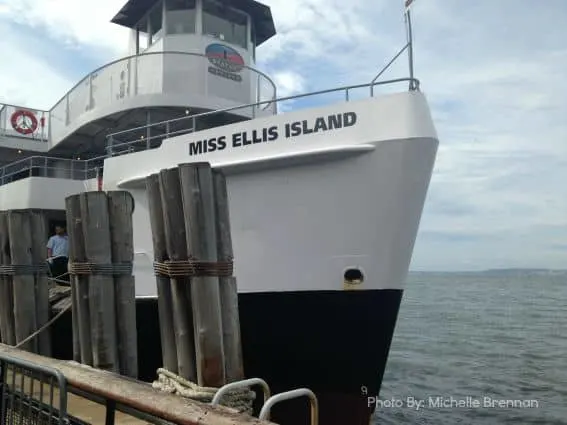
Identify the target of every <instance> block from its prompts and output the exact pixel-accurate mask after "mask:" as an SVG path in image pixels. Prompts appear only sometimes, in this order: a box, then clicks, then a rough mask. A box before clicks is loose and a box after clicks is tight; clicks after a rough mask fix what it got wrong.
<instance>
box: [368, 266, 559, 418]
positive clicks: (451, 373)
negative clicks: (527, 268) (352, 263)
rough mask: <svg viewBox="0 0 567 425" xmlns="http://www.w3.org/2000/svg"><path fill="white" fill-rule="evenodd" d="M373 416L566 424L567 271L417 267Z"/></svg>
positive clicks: (409, 282)
mask: <svg viewBox="0 0 567 425" xmlns="http://www.w3.org/2000/svg"><path fill="white" fill-rule="evenodd" d="M406 288H407V289H406V292H405V294H404V297H403V300H402V305H401V308H400V313H399V318H398V325H397V327H396V330H395V334H394V338H393V341H392V347H391V351H390V356H389V360H388V364H387V367H386V372H385V376H384V380H383V383H382V390H381V393H380V399H382V400H384V401H386V400H389V402H388V403H382V404H381V405H380V407H379V408H378V409H377V412H376V415H375V418H374V423H375V424H412V425H413V424H436V425H438V424H442V425H444V424H447V425H451V424H487V425H488V424H490V425H491V424H521V425H523V424H526V425H529V424H549V425H553V424H557V425H558V424H567V273H566V274H562V275H561V274H557V275H545V274H542V273H539V274H537V273H531V274H530V273H509V274H506V273H503V274H499V273H412V274H410V276H409V277H408V282H407V287H406Z"/></svg>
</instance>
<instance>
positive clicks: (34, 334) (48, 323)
mask: <svg viewBox="0 0 567 425" xmlns="http://www.w3.org/2000/svg"><path fill="white" fill-rule="evenodd" d="M68 274H69V273H63V274H60V275H58V276H56V277H48V278H47V279H48V280H51V281H53V282H63V283H67V284H68V283H69V282H67V281H65V280H62V279H61V278H62V277H65V276H66V275H68ZM72 305H73V304H72V303H71V304H69V305H68V306H67V307H65V308H64V309H63V310H61V311H60V312H59V313H57V314H56V315H55V316H54V317H52V318H51V319H50V320H49V321H48V322H47V323H46V324H45V325H43V326H42V327H41V328H39V329H38V330H36V331H35V332H34V333H32V334H31V335H29V336H28V337H27V338H25V339H23V340H22V341H20V342H18V343H17V344H16V345H14V348H20V347H21V346H23V345H25V344H26V343H28V342H30V341H31V340H32V339H34V338H35V337H37V336H38V335H39V334H41V333H42V332H43V331H45V330H46V329H47V328H49V327H50V326H51V325H52V324H53V323H55V322H56V321H57V319H59V318H60V317H61V316H63V313H65V312H67V311H68V310H69V309H70V308H71V306H72Z"/></svg>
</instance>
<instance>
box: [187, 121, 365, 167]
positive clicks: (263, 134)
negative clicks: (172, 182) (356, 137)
mask: <svg viewBox="0 0 567 425" xmlns="http://www.w3.org/2000/svg"><path fill="white" fill-rule="evenodd" d="M356 122H357V116H356V113H354V112H344V113H342V114H333V115H328V116H326V117H317V118H315V119H314V120H312V121H311V120H303V121H294V122H290V123H286V124H284V125H283V126H282V127H281V128H280V127H279V126H277V125H272V126H269V127H265V128H260V129H254V130H252V131H242V132H237V133H233V134H232V135H230V136H218V137H210V138H207V139H201V140H196V141H193V142H190V143H189V155H191V156H194V155H202V154H204V153H210V152H215V151H222V150H224V149H226V148H227V147H228V146H231V147H232V148H241V147H244V146H248V145H255V144H258V143H270V142H275V141H277V140H278V139H280V138H282V137H283V138H286V139H289V138H292V137H298V136H304V135H308V134H315V133H321V132H324V131H330V130H338V129H341V128H345V127H352V126H354V125H355V124H356Z"/></svg>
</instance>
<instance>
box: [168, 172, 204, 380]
mask: <svg viewBox="0 0 567 425" xmlns="http://www.w3.org/2000/svg"><path fill="white" fill-rule="evenodd" d="M159 184H160V193H161V204H162V208H163V222H164V228H165V240H166V247H167V255H168V258H169V260H171V261H179V260H186V259H187V242H186V230H185V224H184V218H183V202H182V200H181V185H180V182H179V171H178V169H177V168H173V169H169V170H162V171H161V172H160V174H159ZM171 294H172V312H173V323H174V329H175V346H176V348H177V364H178V372H177V373H178V375H179V376H181V377H182V378H185V379H188V380H190V381H192V382H195V381H196V377H197V373H196V367H195V354H194V353H195V343H194V337H193V314H192V311H191V294H190V281H189V279H188V278H171Z"/></svg>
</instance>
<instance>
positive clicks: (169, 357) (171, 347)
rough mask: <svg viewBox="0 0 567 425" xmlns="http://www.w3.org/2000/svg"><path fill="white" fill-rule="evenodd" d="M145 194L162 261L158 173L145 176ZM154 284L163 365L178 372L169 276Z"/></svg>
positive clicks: (157, 258) (157, 255) (163, 245)
mask: <svg viewBox="0 0 567 425" xmlns="http://www.w3.org/2000/svg"><path fill="white" fill-rule="evenodd" d="M146 194H147V199H148V208H149V213H150V225H151V229H152V242H153V248H154V261H157V262H163V261H165V260H167V259H168V257H167V248H166V243H165V228H164V225H163V208H162V205H161V191H160V187H159V175H158V174H152V175H151V176H149V177H147V178H146ZM156 286H157V294H158V315H159V327H160V337H161V354H162V360H163V367H164V368H165V369H167V370H169V371H170V372H172V373H178V366H177V349H176V344H175V332H174V330H173V329H174V328H173V311H172V308H171V305H172V299H171V284H170V282H169V278H168V277H166V276H162V275H156Z"/></svg>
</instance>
